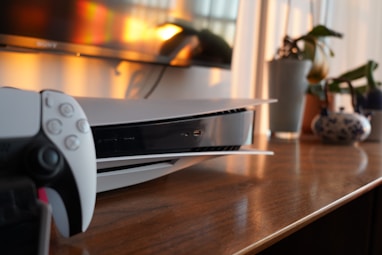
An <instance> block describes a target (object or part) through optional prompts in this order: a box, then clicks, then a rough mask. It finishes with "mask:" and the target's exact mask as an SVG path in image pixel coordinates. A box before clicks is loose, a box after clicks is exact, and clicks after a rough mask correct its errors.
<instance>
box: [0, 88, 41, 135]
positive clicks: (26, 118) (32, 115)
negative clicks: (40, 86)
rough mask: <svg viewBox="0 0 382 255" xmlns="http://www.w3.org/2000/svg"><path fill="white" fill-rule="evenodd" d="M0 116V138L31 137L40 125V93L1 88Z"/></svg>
mask: <svg viewBox="0 0 382 255" xmlns="http://www.w3.org/2000/svg"><path fill="white" fill-rule="evenodd" d="M0 117H1V122H0V139H11V138H23V137H33V136H34V135H36V134H37V132H38V131H39V130H40V126H41V120H40V117H41V96H40V94H39V93H36V92H32V91H25V90H19V89H15V88H1V93H0Z"/></svg>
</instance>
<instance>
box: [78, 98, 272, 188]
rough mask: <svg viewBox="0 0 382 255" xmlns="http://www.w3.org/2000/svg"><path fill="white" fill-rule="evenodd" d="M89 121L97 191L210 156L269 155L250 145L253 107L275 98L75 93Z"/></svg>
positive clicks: (161, 174) (155, 174)
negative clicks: (132, 96)
mask: <svg viewBox="0 0 382 255" xmlns="http://www.w3.org/2000/svg"><path fill="white" fill-rule="evenodd" d="M76 100H77V101H78V102H79V104H80V105H81V107H82V109H83V110H84V112H85V113H86V116H87V118H88V121H89V123H90V126H91V129H92V133H93V137H94V144H95V148H96V157H97V192H103V191H108V190H112V189H117V188H122V187H127V186H130V185H134V184H138V183H142V182H145V181H149V180H152V179H155V178H158V177H161V176H163V175H167V174H170V173H173V172H175V171H177V170H180V169H184V168H186V167H188V166H191V165H193V164H196V163H198V162H201V161H203V160H206V159H210V158H212V157H217V156H224V155H233V154H272V152H269V151H261V150H256V149H246V150H245V149H242V146H243V145H245V144H248V143H250V141H251V134H252V131H253V124H254V114H255V108H254V107H255V106H258V105H260V104H265V103H271V102H274V101H275V100H258V99H216V100H205V99H196V100H156V99H149V100H144V99H142V100H126V99H110V98H86V97H77V98H76Z"/></svg>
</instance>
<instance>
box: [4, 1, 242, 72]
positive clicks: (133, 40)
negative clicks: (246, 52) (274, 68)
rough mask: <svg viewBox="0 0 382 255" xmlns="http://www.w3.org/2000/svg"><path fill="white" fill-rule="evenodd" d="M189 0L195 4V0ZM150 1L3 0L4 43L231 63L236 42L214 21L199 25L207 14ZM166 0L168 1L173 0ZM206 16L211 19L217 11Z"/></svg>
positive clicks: (163, 60) (185, 62)
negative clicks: (214, 27) (213, 24)
mask: <svg viewBox="0 0 382 255" xmlns="http://www.w3.org/2000/svg"><path fill="white" fill-rule="evenodd" d="M189 1H190V3H191V4H192V1H195V0H189ZM210 1H212V0H210ZM217 1H220V0H217ZM148 2H150V1H144V0H103V1H102V0H54V1H52V0H2V1H0V45H1V46H3V47H2V49H4V50H31V51H44V52H54V53H65V54H74V55H77V56H91V57H102V58H115V59H121V60H129V61H138V62H146V63H157V64H165V65H173V66H189V65H205V66H218V67H225V68H229V67H230V64H231V57H232V45H230V44H229V43H228V42H227V40H226V39H225V38H224V37H223V36H220V35H217V34H216V33H215V32H213V31H212V30H211V29H209V28H208V27H207V28H205V27H201V26H199V27H198V26H197V25H196V24H197V23H196V21H195V20H199V23H200V21H202V20H201V19H203V16H200V15H199V16H198V15H194V16H193V17H192V18H191V19H190V18H189V17H186V16H187V15H186V16H185V17H182V16H179V15H178V14H179V13H178V14H177V15H174V6H170V4H171V2H173V1H157V2H158V4H156V5H155V4H148ZM151 2H153V1H151ZM154 2H155V1H154ZM160 2H162V3H166V2H167V5H164V4H160ZM183 2H184V1H183ZM220 2H221V1H220ZM187 8H188V7H187V6H186V9H187ZM204 18H206V19H211V16H208V17H207V16H206V17H204ZM227 22H228V23H229V22H230V26H232V25H234V24H235V20H234V19H231V20H229V19H227V20H225V23H227ZM166 29H167V30H166ZM171 29H172V30H171ZM171 31H175V32H171Z"/></svg>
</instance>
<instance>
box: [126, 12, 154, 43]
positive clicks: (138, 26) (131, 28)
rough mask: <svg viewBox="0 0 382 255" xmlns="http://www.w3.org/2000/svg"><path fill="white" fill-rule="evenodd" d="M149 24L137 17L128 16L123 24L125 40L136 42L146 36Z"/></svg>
mask: <svg viewBox="0 0 382 255" xmlns="http://www.w3.org/2000/svg"><path fill="white" fill-rule="evenodd" d="M147 29H148V27H147V24H146V23H145V22H144V21H142V20H139V19H136V18H131V17H129V18H126V19H125V21H124V25H123V41H124V42H136V41H141V40H142V39H143V40H144V39H146V38H145V34H144V33H145V31H147Z"/></svg>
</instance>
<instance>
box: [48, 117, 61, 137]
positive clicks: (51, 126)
mask: <svg viewBox="0 0 382 255" xmlns="http://www.w3.org/2000/svg"><path fill="white" fill-rule="evenodd" d="M46 129H47V130H48V132H49V133H51V134H53V135H58V134H60V133H61V131H62V123H61V121H60V120H58V119H51V120H49V121H48V122H47V123H46Z"/></svg>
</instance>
